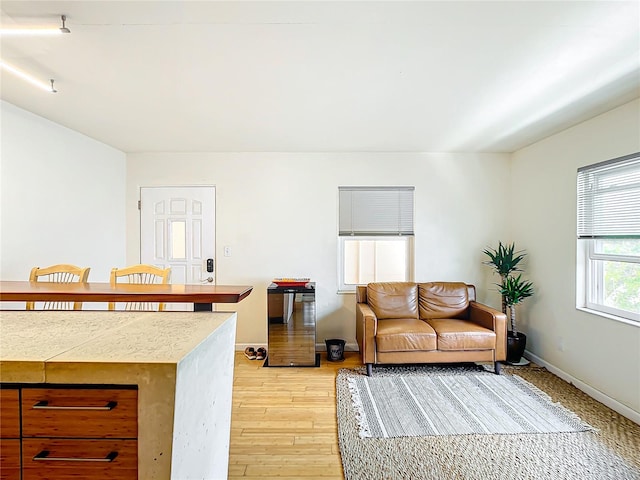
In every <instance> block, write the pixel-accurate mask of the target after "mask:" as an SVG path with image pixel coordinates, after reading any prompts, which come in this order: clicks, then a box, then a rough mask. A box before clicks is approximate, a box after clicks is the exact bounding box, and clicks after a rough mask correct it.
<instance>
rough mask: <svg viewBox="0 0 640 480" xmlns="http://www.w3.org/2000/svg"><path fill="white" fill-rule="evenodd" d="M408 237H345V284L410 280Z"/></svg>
mask: <svg viewBox="0 0 640 480" xmlns="http://www.w3.org/2000/svg"><path fill="white" fill-rule="evenodd" d="M407 245H408V240H407V239H406V238H402V239H397V240H388V239H382V240H371V239H367V240H356V239H353V240H352V239H345V240H344V247H343V250H344V251H343V254H344V265H343V272H342V273H343V275H344V277H343V278H344V284H345V285H364V284H367V283H370V282H393V281H407V280H408V270H407V263H408V261H407V255H408V251H407V250H408V249H407Z"/></svg>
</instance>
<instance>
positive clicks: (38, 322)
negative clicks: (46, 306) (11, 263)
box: [0, 311, 234, 382]
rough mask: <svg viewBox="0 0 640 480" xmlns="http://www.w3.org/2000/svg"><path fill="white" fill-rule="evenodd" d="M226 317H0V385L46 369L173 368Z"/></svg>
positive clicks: (41, 375) (31, 378)
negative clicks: (97, 366) (94, 366)
mask: <svg viewBox="0 0 640 480" xmlns="http://www.w3.org/2000/svg"><path fill="white" fill-rule="evenodd" d="M231 315H234V314H233V313H228V312H109V311H64V312H60V311H58V312H56V311H3V312H0V381H2V382H43V381H48V380H47V376H46V370H47V367H55V366H58V367H59V366H61V365H64V364H67V365H71V364H73V365H77V364H83V363H91V364H113V365H122V366H123V368H126V366H127V365H129V366H131V364H165V365H166V364H172V365H176V364H177V363H179V362H180V361H181V360H182V359H183V358H184V357H185V356H186V355H188V354H189V352H191V351H192V350H194V349H195V348H196V346H197V345H198V344H199V343H201V342H202V341H203V340H204V339H206V338H207V337H208V336H209V335H211V334H213V333H214V332H215V331H216V329H218V328H219V327H220V326H221V325H222V324H223V323H224V322H225V321H226V320H227V319H229V317H230V316H231Z"/></svg>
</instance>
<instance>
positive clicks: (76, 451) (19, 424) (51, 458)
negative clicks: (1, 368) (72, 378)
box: [0, 384, 138, 480]
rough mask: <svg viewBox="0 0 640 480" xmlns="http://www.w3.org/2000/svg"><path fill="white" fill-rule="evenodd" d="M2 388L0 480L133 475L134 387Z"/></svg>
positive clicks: (135, 469)
mask: <svg viewBox="0 0 640 480" xmlns="http://www.w3.org/2000/svg"><path fill="white" fill-rule="evenodd" d="M4 387H5V388H2V389H0V414H1V416H0V434H1V437H2V438H1V439H0V480H32V479H50V480H59V479H69V480H71V479H74V480H77V479H80V478H82V479H85V478H86V479H92V480H93V479H96V480H97V479H105V480H111V479H113V480H124V479H127V480H135V479H137V478H138V441H137V437H138V390H137V389H134V388H115V387H107V386H104V387H99V388H83V387H80V388H77V387H75V386H60V387H58V386H56V385H48V386H47V387H46V388H40V387H38V388H34V387H32V386H31V385H17V384H5V385H4ZM7 387H8V388H7Z"/></svg>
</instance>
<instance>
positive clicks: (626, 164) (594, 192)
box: [578, 153, 640, 239]
mask: <svg viewBox="0 0 640 480" xmlns="http://www.w3.org/2000/svg"><path fill="white" fill-rule="evenodd" d="M578 238H582V239H589V238H640V153H634V154H632V155H627V156H625V157H621V158H616V159H613V160H609V161H606V162H602V163H598V164H595V165H590V166H587V167H582V168H579V169H578Z"/></svg>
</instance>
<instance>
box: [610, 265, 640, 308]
mask: <svg viewBox="0 0 640 480" xmlns="http://www.w3.org/2000/svg"><path fill="white" fill-rule="evenodd" d="M601 264H602V282H603V283H602V302H603V304H604V305H606V306H607V307H612V308H617V309H619V310H626V311H629V312H633V313H640V264H638V263H628V262H605V261H602V262H601Z"/></svg>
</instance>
